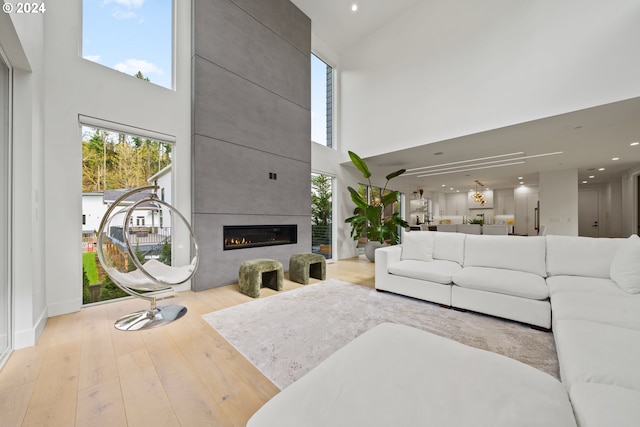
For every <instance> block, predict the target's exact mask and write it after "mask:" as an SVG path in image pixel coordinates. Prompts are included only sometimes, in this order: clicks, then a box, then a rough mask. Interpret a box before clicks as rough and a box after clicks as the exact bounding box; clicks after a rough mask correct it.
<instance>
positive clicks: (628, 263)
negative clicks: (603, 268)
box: [610, 234, 640, 294]
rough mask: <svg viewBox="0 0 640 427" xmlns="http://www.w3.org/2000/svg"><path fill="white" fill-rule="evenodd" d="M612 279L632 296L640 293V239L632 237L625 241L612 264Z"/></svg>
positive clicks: (635, 235) (635, 236)
mask: <svg viewBox="0 0 640 427" xmlns="http://www.w3.org/2000/svg"><path fill="white" fill-rule="evenodd" d="M610 274H611V278H612V279H613V280H614V281H615V282H616V283H617V284H618V286H620V287H621V288H622V289H624V290H625V291H626V292H628V293H630V294H636V293H638V292H640V237H638V235H637V234H633V235H631V236H630V237H629V238H628V239H627V240H626V241H624V242H623V243H622V244H621V245H620V247H619V248H618V250H617V251H616V253H615V255H614V256H613V261H612V262H611V273H610Z"/></svg>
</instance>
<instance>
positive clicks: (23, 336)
mask: <svg viewBox="0 0 640 427" xmlns="http://www.w3.org/2000/svg"><path fill="white" fill-rule="evenodd" d="M48 318H49V315H48V313H47V309H46V307H45V308H44V309H43V310H42V313H40V317H39V318H38V321H37V322H36V323H35V325H34V327H33V328H31V329H26V330H23V331H16V332H15V334H14V337H13V338H14V339H13V348H14V349H15V350H18V349H21V348H25V347H31V346H33V345H35V344H36V342H38V339H39V338H40V336H41V335H42V332H44V328H45V326H47V319H48Z"/></svg>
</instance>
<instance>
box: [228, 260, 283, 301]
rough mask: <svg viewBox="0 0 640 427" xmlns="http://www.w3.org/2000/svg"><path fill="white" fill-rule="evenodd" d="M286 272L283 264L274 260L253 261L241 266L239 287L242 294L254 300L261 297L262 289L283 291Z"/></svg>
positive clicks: (245, 262)
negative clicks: (264, 287) (263, 287)
mask: <svg viewBox="0 0 640 427" xmlns="http://www.w3.org/2000/svg"><path fill="white" fill-rule="evenodd" d="M283 282H284V271H283V270H282V263H281V262H280V261H276V260H273V259H251V260H248V261H244V262H243V263H242V264H240V271H239V273H238V286H239V287H240V292H242V293H243V294H245V295H249V296H250V297H252V298H258V297H259V296H260V287H261V286H266V287H268V288H271V289H274V290H276V291H281V290H282V284H283Z"/></svg>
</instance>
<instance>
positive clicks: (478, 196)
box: [471, 179, 487, 206]
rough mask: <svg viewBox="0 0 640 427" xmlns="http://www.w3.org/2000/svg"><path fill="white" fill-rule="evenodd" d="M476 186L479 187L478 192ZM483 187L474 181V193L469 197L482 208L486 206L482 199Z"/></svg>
mask: <svg viewBox="0 0 640 427" xmlns="http://www.w3.org/2000/svg"><path fill="white" fill-rule="evenodd" d="M478 186H480V191H478ZM483 188H484V185H483V184H482V183H481V182H480V181H478V180H477V179H476V192H475V193H473V194H472V195H471V198H472V199H473V201H474V202H477V203H480V205H482V206H484V205H486V204H487V201H486V200H485V198H484V190H483Z"/></svg>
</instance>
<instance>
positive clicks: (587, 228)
mask: <svg viewBox="0 0 640 427" xmlns="http://www.w3.org/2000/svg"><path fill="white" fill-rule="evenodd" d="M599 206H600V203H599V195H598V190H580V191H578V235H579V236H584V237H600V231H599V230H600V221H599V218H598V211H599Z"/></svg>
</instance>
